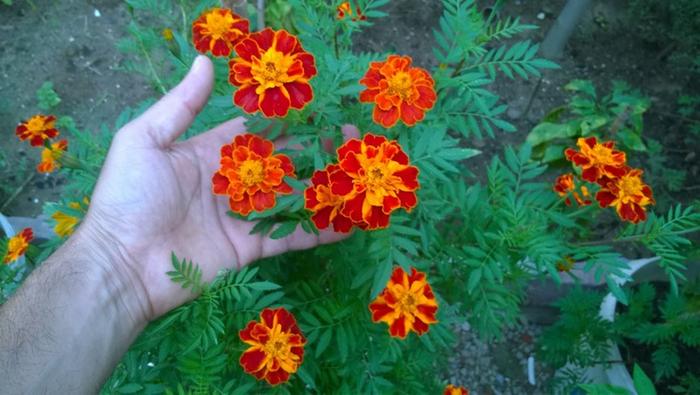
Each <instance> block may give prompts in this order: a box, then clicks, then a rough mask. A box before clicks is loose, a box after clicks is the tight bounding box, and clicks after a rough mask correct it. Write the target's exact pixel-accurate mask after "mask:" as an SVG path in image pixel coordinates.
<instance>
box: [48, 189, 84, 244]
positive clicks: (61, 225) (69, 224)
mask: <svg viewBox="0 0 700 395" xmlns="http://www.w3.org/2000/svg"><path fill="white" fill-rule="evenodd" d="M88 204H89V200H88V198H87V197H86V198H84V199H83V204H80V202H70V203H68V207H70V208H72V209H73V210H77V211H80V212H82V213H85V211H86V207H87V205H88ZM51 218H53V220H54V221H56V226H54V228H53V230H54V232H56V234H57V235H58V236H59V237H67V236H70V235H72V234H73V230H75V226H76V225H78V222H80V218H78V217H76V216H73V215H70V214H68V213H64V212H63V211H60V210H57V211H56V212H54V213H53V214H51Z"/></svg>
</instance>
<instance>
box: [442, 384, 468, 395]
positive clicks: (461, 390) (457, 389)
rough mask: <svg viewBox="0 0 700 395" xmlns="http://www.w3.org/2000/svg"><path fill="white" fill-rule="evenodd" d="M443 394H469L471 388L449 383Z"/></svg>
mask: <svg viewBox="0 0 700 395" xmlns="http://www.w3.org/2000/svg"><path fill="white" fill-rule="evenodd" d="M443 395H469V390H468V389H466V388H464V387H456V386H454V385H452V384H448V385H447V387H445V392H443Z"/></svg>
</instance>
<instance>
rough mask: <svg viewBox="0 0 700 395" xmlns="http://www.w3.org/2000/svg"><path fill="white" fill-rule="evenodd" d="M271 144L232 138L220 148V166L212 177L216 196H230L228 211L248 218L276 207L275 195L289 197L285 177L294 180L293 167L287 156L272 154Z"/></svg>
mask: <svg viewBox="0 0 700 395" xmlns="http://www.w3.org/2000/svg"><path fill="white" fill-rule="evenodd" d="M274 149H275V146H274V145H273V144H272V142H271V141H269V140H265V139H263V138H260V137H258V136H256V135H253V134H243V135H238V136H236V137H235V139H234V140H233V142H232V143H231V144H226V145H224V146H223V147H221V167H220V168H219V170H218V171H217V172H216V173H214V177H213V178H212V182H213V185H214V186H213V190H214V193H215V194H217V195H227V196H229V205H230V206H231V211H233V212H235V213H239V214H241V215H248V214H250V212H251V211H252V210H255V211H258V212H260V211H264V210H265V209H269V208H272V207H274V206H275V204H276V199H275V194H278V193H279V194H285V195H286V194H290V193H292V187H290V186H289V185H288V184H287V183H286V182H284V180H283V178H284V176H290V177H294V165H293V164H292V161H291V160H290V159H289V157H288V156H287V155H283V154H276V155H273V151H274Z"/></svg>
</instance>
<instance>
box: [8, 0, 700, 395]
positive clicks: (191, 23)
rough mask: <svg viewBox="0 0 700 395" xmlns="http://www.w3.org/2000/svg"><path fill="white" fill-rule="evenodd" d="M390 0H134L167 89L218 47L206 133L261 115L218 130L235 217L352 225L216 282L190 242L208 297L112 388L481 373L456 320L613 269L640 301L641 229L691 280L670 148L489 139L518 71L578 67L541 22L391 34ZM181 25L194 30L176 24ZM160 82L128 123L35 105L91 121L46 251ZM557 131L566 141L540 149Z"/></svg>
mask: <svg viewBox="0 0 700 395" xmlns="http://www.w3.org/2000/svg"><path fill="white" fill-rule="evenodd" d="M387 2H388V0H373V1H349V2H344V1H334V2H330V3H329V2H327V1H321V0H289V1H285V2H267V5H268V8H267V9H266V10H265V12H263V13H258V12H257V10H256V12H255V13H251V12H250V11H252V10H253V8H251V7H248V8H247V9H246V11H249V12H248V14H247V15H255V18H253V20H250V21H249V20H247V19H246V18H244V17H243V15H244V13H243V9H241V10H238V9H237V10H238V11H240V12H239V13H237V12H238V11H236V12H234V11H233V10H229V9H226V8H224V6H222V4H224V3H230V2H223V3H222V2H216V1H209V0H203V1H191V2H183V1H174V0H162V1H157V2H152V1H146V2H138V7H137V6H135V5H134V6H133V11H134V12H133V14H134V16H135V19H134V21H133V23H132V24H131V25H130V29H129V34H130V37H128V38H126V39H124V40H122V42H120V49H122V50H124V51H126V52H127V53H129V54H130V55H131V56H129V57H128V58H129V59H130V60H129V63H128V65H129V66H130V67H128V69H130V70H134V71H136V72H139V73H141V74H143V75H144V76H145V78H147V79H148V80H149V81H151V82H152V83H153V86H155V87H156V88H157V91H158V92H162V93H164V92H167V91H168V89H169V87H171V86H174V85H175V84H176V83H177V82H178V81H179V80H180V78H181V77H182V76H183V75H185V74H186V73H187V69H188V66H189V65H191V64H192V62H193V60H194V59H195V57H196V56H198V55H199V54H205V55H206V56H209V57H212V58H213V59H212V60H213V62H212V63H213V66H214V71H215V72H214V75H215V76H216V77H215V80H214V86H213V89H212V94H211V98H210V100H209V102H208V104H207V105H206V106H205V107H204V108H203V109H202V110H201V112H200V113H199V114H198V115H197V118H196V120H195V122H194V123H193V124H192V125H191V127H190V128H189V130H188V131H187V132H186V133H185V136H183V139H189V138H192V137H195V136H197V135H199V134H200V133H203V132H205V131H208V130H210V129H212V128H215V127H217V126H219V125H221V123H222V122H225V121H226V120H229V119H232V118H236V117H244V120H242V121H241V122H244V125H245V133H244V134H241V135H238V136H235V137H234V136H233V135H232V134H233V133H231V135H226V133H227V131H226V130H223V129H217V130H219V131H220V132H217V136H221V139H222V140H220V142H218V143H217V144H222V146H220V149H219V147H216V149H212V150H211V152H206V153H204V155H205V157H207V158H209V159H208V160H211V161H212V162H214V163H215V164H216V167H215V168H212V169H210V170H207V171H210V172H211V173H210V174H209V175H207V176H206V177H211V178H210V180H211V181H209V179H205V180H204V182H205V183H207V184H208V183H209V182H211V184H208V185H211V187H210V188H211V196H210V197H211V200H212V201H213V202H215V204H216V206H215V207H217V209H218V210H219V211H221V213H220V214H221V217H220V220H221V221H222V225H223V227H224V228H226V227H228V226H235V227H237V229H249V232H250V233H251V234H255V235H256V240H258V238H259V240H264V243H269V242H270V240H269V239H276V241H275V242H272V243H271V244H275V243H279V244H276V245H284V243H286V242H287V241H289V240H290V239H289V237H291V238H296V237H299V236H303V237H305V238H308V239H311V240H315V239H316V237H319V238H325V237H328V236H329V233H330V232H339V233H344V235H343V237H344V239H343V240H342V241H341V242H338V243H335V244H329V245H324V246H320V247H316V248H314V249H311V250H306V251H293V252H288V253H286V254H284V255H281V256H275V257H270V258H266V259H264V260H261V261H260V262H254V263H252V264H251V265H248V266H246V267H243V268H240V269H231V270H228V271H223V272H221V273H218V274H217V275H216V277H215V278H214V279H213V280H211V281H210V282H204V281H203V280H202V279H203V278H211V277H209V275H212V273H206V274H205V270H203V268H200V266H199V265H200V264H203V262H192V261H191V258H192V257H188V256H182V257H179V256H175V255H173V256H172V257H171V259H172V262H171V266H172V270H170V271H168V273H167V274H165V273H164V274H163V275H167V276H169V277H170V279H171V280H172V281H173V282H175V283H177V284H179V285H180V286H182V287H184V288H189V289H191V290H192V291H193V293H194V294H198V295H201V296H199V297H197V298H196V299H194V300H192V301H191V302H189V303H187V304H185V305H183V306H181V307H179V308H176V309H175V310H173V311H171V312H169V313H167V314H166V315H164V316H163V317H162V318H160V319H158V320H157V321H156V322H153V323H152V324H151V325H149V326H148V327H147V328H146V329H145V330H144V332H143V333H142V334H141V336H140V337H139V339H138V340H137V341H136V342H135V343H134V345H133V346H132V347H131V349H130V350H129V351H128V352H127V354H126V355H125V356H124V358H123V359H122V361H121V362H120V364H119V366H118V367H117V368H116V370H115V372H114V374H113V375H112V376H111V377H110V379H109V381H108V382H107V383H105V387H104V391H105V392H109V393H130V392H134V391H145V392H149V393H150V392H153V393H189V392H192V393H224V394H229V393H268V392H270V391H275V392H280V393H319V394H326V393H340V394H371V393H381V394H384V393H398V392H400V393H426V394H428V393H431V394H435V393H449V394H450V395H453V394H455V393H458V394H462V395H464V394H465V393H467V392H466V385H469V383H463V384H464V385H465V387H457V386H455V385H452V386H449V385H448V383H447V380H448V378H451V377H455V375H454V374H453V373H454V372H451V371H450V366H449V364H448V360H449V356H451V355H453V354H454V347H455V346H456V339H457V337H456V336H455V333H454V328H457V327H459V326H460V325H463V324H464V322H465V321H468V322H469V324H470V327H471V328H472V330H473V331H474V333H476V334H478V335H479V336H481V337H483V338H484V339H485V340H494V339H498V338H500V337H502V335H503V330H504V328H506V327H512V326H517V325H519V324H520V320H519V319H518V318H519V317H521V315H522V305H523V303H525V302H526V301H527V299H528V298H527V292H528V286H529V284H530V281H535V280H537V281H541V282H542V283H546V281H544V280H548V281H553V282H560V281H562V280H563V279H565V278H566V279H568V278H569V277H570V278H580V275H581V274H582V273H583V272H589V273H593V274H595V277H596V278H597V279H600V280H601V281H603V282H605V283H606V284H608V286H609V288H610V290H611V291H612V292H614V293H615V294H616V296H617V297H618V299H619V300H621V301H624V298H625V293H624V292H622V291H621V290H620V288H619V287H616V284H617V282H616V280H617V279H619V278H620V277H624V276H625V273H626V270H627V269H628V263H627V262H628V261H627V259H625V258H626V257H624V256H623V255H622V253H628V251H647V252H648V253H649V254H655V255H658V256H659V257H660V260H659V265H660V267H662V268H663V269H664V270H665V272H666V273H667V274H668V277H669V280H670V283H671V284H672V285H671V287H674V285H673V284H676V285H675V286H676V287H677V283H678V282H680V281H683V273H684V269H685V260H686V258H685V257H686V254H687V251H686V250H684V248H685V246H688V245H689V244H690V243H689V241H688V239H686V238H685V237H686V236H685V235H686V233H689V232H690V231H692V230H693V229H697V228H698V227H700V215H698V214H697V213H696V212H695V211H694V209H693V208H692V207H689V208H684V207H681V206H680V205H675V206H674V207H672V208H670V210H668V212H666V213H664V214H663V215H661V214H657V213H655V212H654V209H657V210H658V207H656V206H653V204H654V199H653V196H652V188H655V185H653V184H654V182H653V179H652V178H651V177H647V180H646V182H645V181H644V180H643V179H642V171H641V170H637V169H638V168H639V169H641V168H644V169H645V170H647V171H648V170H649V169H648V168H646V167H645V163H644V162H643V161H639V160H638V159H639V158H637V157H634V156H633V155H631V152H633V151H630V150H629V147H628V145H626V144H622V145H620V146H619V147H622V148H624V150H625V151H627V152H623V150H622V149H620V148H619V147H618V145H616V144H615V142H614V141H621V140H615V139H616V137H615V133H612V132H611V131H609V130H606V129H600V130H597V129H596V130H591V129H590V128H589V129H587V130H586V131H585V133H582V134H579V135H576V136H575V137H573V138H572V137H571V135H570V134H566V135H565V136H564V137H560V138H559V141H557V143H556V145H554V144H552V145H551V146H543V145H546V143H543V142H539V143H538V144H536V148H535V149H533V148H532V147H531V145H530V144H528V143H525V144H520V142H519V141H516V142H514V143H513V145H514V146H513V147H511V146H507V147H504V149H503V150H501V149H497V150H494V149H492V147H491V146H492V143H491V142H490V141H482V142H481V143H480V144H479V146H487V147H489V149H488V153H489V155H488V157H486V156H487V155H486V153H482V152H481V151H479V150H478V149H475V148H473V147H472V144H473V143H474V142H475V141H478V140H484V139H495V138H498V139H501V138H502V137H503V135H504V133H508V132H514V131H516V128H515V126H514V125H512V124H510V123H509V122H508V120H507V119H506V118H505V114H506V108H507V106H506V104H505V103H503V100H501V99H500V98H499V97H498V96H497V95H496V94H495V93H493V89H492V88H493V84H494V83H495V82H496V81H498V80H501V79H508V80H510V79H516V78H521V77H527V78H536V79H539V78H540V77H542V71H543V70H545V69H555V68H557V65H556V64H554V63H553V62H551V61H548V60H546V59H542V58H539V57H538V55H537V54H538V52H539V47H538V45H537V44H536V43H533V42H531V41H517V39H516V38H514V36H517V34H518V33H521V32H523V31H526V30H529V29H532V28H534V26H531V25H527V24H523V23H522V22H520V20H518V19H506V20H499V17H498V15H499V12H497V11H498V10H497V9H495V10H492V11H493V12H491V13H488V15H489V16H486V15H487V13H484V12H482V10H479V9H478V8H477V6H476V3H477V2H474V1H467V0H443V1H442V4H441V10H442V15H441V17H440V21H439V23H438V24H437V25H436V27H435V28H434V29H433V32H434V43H435V44H434V48H433V51H432V52H430V53H427V54H420V55H421V56H418V55H419V54H408V53H392V52H384V51H382V52H381V53H376V52H371V51H367V50H366V48H367V46H359V45H358V44H359V43H360V42H366V41H368V39H370V38H372V37H368V36H367V34H370V32H371V31H369V30H367V28H368V27H370V26H372V25H374V24H378V23H386V20H383V19H382V18H384V17H385V16H386V12H385V11H386V8H385V5H386V3H387ZM130 3H132V2H130ZM134 4H136V2H134ZM212 7H216V8H212ZM497 7H498V6H496V8H497ZM271 16H275V17H274V18H271ZM261 19H262V21H263V23H264V24H263V25H261V26H258V24H259V21H260V20H261ZM96 23H97V22H96ZM166 26H167V27H169V28H170V29H171V31H170V33H171V34H172V40H169V39H168V38H167V37H168V36H163V37H161V36H160V34H161V32H162V31H163V27H166ZM154 38H155V39H154ZM374 38H376V37H374ZM377 43H381V40H378V41H377ZM384 44H385V47H384V48H385V49H386V50H387V51H388V49H389V48H390V47H391V46H390V43H384ZM361 49H363V50H361ZM411 55H414V58H412V57H411ZM431 56H432V58H431ZM414 60H415V62H414ZM433 65H434V66H433ZM551 72H555V71H551ZM147 105H148V103H147V104H144V105H140V106H136V107H135V108H134V109H128V110H126V111H125V112H124V113H123V114H122V115H121V116H119V117H118V119H117V120H116V121H115V123H114V125H113V127H108V126H105V127H104V128H102V129H101V130H103V131H104V132H100V131H98V132H97V133H93V132H92V131H83V130H81V129H80V128H79V127H77V126H76V125H77V124H78V123H77V122H71V121H70V120H69V119H66V118H65V117H59V118H58V120H56V119H55V118H53V117H48V116H37V117H34V118H31V119H30V120H29V121H27V122H24V123H23V124H22V125H24V126H22V127H21V130H20V128H18V136H19V137H20V138H22V139H23V140H29V141H30V143H31V144H32V145H34V146H38V147H43V148H44V149H45V151H43V152H47V151H46V150H49V151H50V150H51V149H52V148H53V147H54V144H59V143H56V142H55V141H52V139H55V138H56V136H57V135H58V132H57V131H56V125H57V124H58V125H59V127H60V129H61V133H62V134H64V135H67V136H70V151H65V152H63V153H62V154H61V155H60V156H58V155H57V156H54V155H53V153H54V152H53V151H51V155H49V154H48V153H47V154H46V161H45V162H46V163H49V162H51V163H53V164H54V167H53V171H54V172H55V173H57V175H58V176H60V177H62V178H63V179H65V180H67V184H66V185H65V188H64V191H63V196H62V197H61V199H60V201H59V202H57V203H50V204H46V205H45V209H44V212H45V214H46V216H47V218H52V220H53V221H54V226H55V231H56V233H57V237H55V238H53V239H52V240H49V241H47V242H46V243H42V244H41V246H40V247H37V248H39V249H40V250H41V251H40V253H39V254H38V257H39V258H38V259H37V260H36V261H37V264H41V261H42V260H43V259H44V258H45V257H46V256H48V255H50V253H51V251H52V250H53V249H55V248H56V247H57V246H59V245H60V244H61V243H63V242H65V240H66V238H67V237H68V236H69V235H70V234H71V232H73V231H74V230H75V229H76V227H77V226H78V225H77V224H79V223H80V221H81V220H82V218H83V216H84V215H85V214H86V211H87V210H86V207H87V204H80V205H77V204H76V203H75V202H77V201H78V200H79V199H80V198H82V197H83V196H90V195H91V193H92V191H93V189H94V187H95V183H96V180H97V174H99V169H100V166H101V165H102V163H104V161H105V155H106V152H107V151H108V148H109V146H110V141H111V139H112V136H113V134H114V133H113V132H114V131H116V130H119V129H120V128H122V127H123V126H124V125H125V124H126V123H127V122H129V121H130V120H131V119H134V118H135V117H137V116H138V115H139V114H141V113H142V112H143V110H144V109H145V108H146V106H147ZM54 121H55V122H54ZM349 125H354V126H355V127H351V126H349ZM521 132H524V131H521ZM218 133H221V134H220V135H219V134H218ZM578 137H581V139H578V140H576V138H578ZM224 143H225V144H224ZM177 144H180V143H179V142H177V143H175V144H174V146H173V147H174V148H173V149H175V147H176V146H177ZM57 147H58V146H57ZM565 147H571V148H570V149H568V150H566V153H565V154H564V149H565ZM53 149H56V148H53ZM494 151H498V152H496V153H495V154H494ZM554 151H556V155H555V156H556V159H558V162H555V161H554V160H551V161H550V160H544V159H543V160H540V159H539V158H541V157H542V155H544V154H543V153H545V152H554ZM36 152H37V157H38V156H39V150H37V151H36ZM533 152H534V153H533ZM56 153H58V151H57V152H56ZM566 158H568V162H567V161H566V160H564V159H566ZM208 160H207V161H208ZM217 160H218V163H217ZM628 160H629V161H628ZM477 161H478V162H479V163H476V162H477ZM59 165H60V166H59ZM550 165H552V167H550ZM561 165H570V166H571V167H570V168H569V169H567V170H564V171H560V170H559V169H560V168H561ZM47 166H48V165H47ZM555 166H556V168H555ZM135 170H138V169H135ZM562 173H564V174H563V175H562ZM648 174H649V172H647V175H648ZM557 177H558V178H557ZM184 180H185V178H184V177H183V181H182V182H185V181H184ZM543 180H549V181H550V182H549V183H548V182H544V181H543ZM551 181H554V184H553V185H552V183H551ZM647 182H649V184H651V185H648V184H647ZM654 191H655V192H657V191H658V189H654ZM657 194H658V193H657ZM593 197H595V198H596V199H593ZM657 197H658V196H657ZM594 200H595V201H594ZM567 202H568V204H567ZM574 202H575V203H576V204H573V203H574ZM571 206H575V207H571ZM608 207H609V208H608ZM613 208H614V210H613ZM226 214H228V215H226ZM618 216H619V217H620V218H621V219H622V220H618V218H617V217H618ZM611 217H612V218H611ZM611 219H613V220H612V221H611ZM144 220H145V219H144ZM226 221H231V223H227V222H226ZM601 230H604V232H603V231H601ZM200 231H201V232H203V233H205V234H211V232H212V231H213V230H212V229H208V228H202V229H201V230H200ZM304 232H305V233H307V234H306V235H304V234H303V233H304ZM334 237H337V235H336V236H334ZM338 238H340V237H338ZM20 241H21V240H20ZM146 242H147V241H146ZM182 242H183V243H186V241H185V240H183V241H182ZM14 243H15V244H16V245H19V244H18V243H19V242H14ZM625 243H628V244H632V245H633V246H635V247H641V248H619V247H620V246H622V245H625ZM35 244H36V243H35ZM0 246H1V248H3V249H4V248H6V247H7V243H2V244H1V245H0ZM34 247H35V246H34V245H32V248H31V249H30V250H29V251H30V255H32V254H33V253H32V250H33V249H34ZM18 250H19V249H18V248H17V246H15V247H13V249H12V251H13V253H12V254H13V256H15V255H16V254H17V251H18ZM0 254H2V256H5V254H4V250H3V251H0ZM575 262H576V263H575ZM579 263H580V264H579ZM19 266H22V265H2V266H1V267H0V290H1V291H2V292H0V297H5V295H10V294H11V292H12V291H13V290H14V289H15V288H16V285H17V284H16V283H17V279H22V278H24V276H25V274H26V273H28V272H29V271H30V267H29V266H27V265H24V266H25V267H19ZM572 281H575V280H572ZM291 312H294V314H292V313H291ZM271 386H275V388H274V389H271V388H270V387H271Z"/></svg>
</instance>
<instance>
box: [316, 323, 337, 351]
mask: <svg viewBox="0 0 700 395" xmlns="http://www.w3.org/2000/svg"><path fill="white" fill-rule="evenodd" d="M332 337H333V331H332V330H331V329H326V330H325V331H324V332H323V334H322V335H321V337H320V338H319V339H318V343H316V358H318V357H319V355H321V353H323V351H325V350H326V348H328V345H329V344H330V343H331V338H332Z"/></svg>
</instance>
